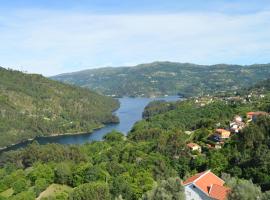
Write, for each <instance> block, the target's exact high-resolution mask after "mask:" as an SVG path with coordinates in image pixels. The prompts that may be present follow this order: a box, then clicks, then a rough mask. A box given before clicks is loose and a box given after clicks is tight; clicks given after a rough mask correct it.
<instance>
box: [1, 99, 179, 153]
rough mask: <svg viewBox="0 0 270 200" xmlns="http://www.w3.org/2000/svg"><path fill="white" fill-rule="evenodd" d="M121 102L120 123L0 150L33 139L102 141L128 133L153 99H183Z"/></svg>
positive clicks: (81, 141) (22, 146)
mask: <svg viewBox="0 0 270 200" xmlns="http://www.w3.org/2000/svg"><path fill="white" fill-rule="evenodd" d="M118 100H119V102H120V107H119V109H117V110H116V111H115V112H114V113H113V114H114V115H115V116H117V117H118V119H119V123H106V124H103V125H101V126H99V127H97V128H96V129H93V130H91V131H84V132H81V131H80V132H73V133H60V134H52V135H46V136H39V137H36V138H31V139H29V140H30V141H29V140H25V141H24V142H21V143H18V144H14V145H13V146H9V147H7V148H6V149H4V150H0V153H2V152H4V151H10V150H16V149H19V148H24V147H26V146H27V145H28V144H30V143H31V142H32V141H33V140H35V141H37V142H38V143H39V144H49V143H57V144H84V143H86V142H91V141H100V140H102V139H103V137H104V135H106V134H107V133H109V132H111V131H113V130H116V131H119V132H122V133H123V134H124V135H127V134H128V132H129V131H130V130H131V128H132V127H133V125H134V124H135V123H136V122H137V121H139V120H141V119H142V113H143V111H144V108H145V107H146V106H147V105H148V104H149V103H150V102H152V101H156V100H165V101H168V102H171V101H178V100H182V98H181V97H179V96H168V97H163V98H143V97H139V98H130V97H123V98H120V99H118Z"/></svg>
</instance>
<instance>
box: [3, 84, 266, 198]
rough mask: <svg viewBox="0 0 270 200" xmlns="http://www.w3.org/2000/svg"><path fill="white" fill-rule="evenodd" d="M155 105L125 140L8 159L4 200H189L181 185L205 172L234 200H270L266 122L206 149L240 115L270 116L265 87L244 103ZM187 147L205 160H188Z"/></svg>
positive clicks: (34, 147)
mask: <svg viewBox="0 0 270 200" xmlns="http://www.w3.org/2000/svg"><path fill="white" fill-rule="evenodd" d="M262 87H264V89H262ZM259 91H264V93H263V96H261V95H262V93H260V95H258V94H257V92H259ZM251 93H252V94H254V95H253V96H252V95H250V94H251ZM156 103H157V104H158V105H159V106H156V105H155V103H152V104H150V105H149V106H148V107H147V109H148V110H149V112H147V116H146V117H145V119H144V120H142V121H140V122H138V123H137V124H135V126H134V127H133V129H132V131H131V132H130V133H129V134H128V136H127V137H125V136H123V135H122V134H121V133H118V132H111V133H109V134H108V135H106V136H105V137H104V141H99V142H92V143H89V144H84V145H71V146H68V145H67V146H65V145H57V144H48V145H39V144H37V143H33V144H31V145H30V146H28V147H27V148H25V149H22V150H17V151H10V152H5V153H3V154H2V155H0V166H1V170H0V177H1V179H0V199H4V200H6V199H8V200H21V199H29V200H32V199H35V198H37V199H40V200H52V199H58V200H60V199H61V200H65V199H66V200H84V199H85V200H86V199H97V200H109V199H116V200H122V199H125V200H136V199H142V200H156V199H175V200H184V199H185V197H184V193H183V187H182V186H181V180H184V179H186V178H187V177H189V176H191V175H193V174H194V173H197V172H201V171H204V170H207V169H211V170H212V171H213V172H214V173H216V174H217V175H219V176H221V177H222V178H223V179H224V180H225V181H226V185H227V186H229V187H230V188H231V192H230V194H229V197H228V199H229V200H239V199H248V200H253V199H259V200H267V199H269V198H270V176H269V168H270V156H269V155H270V145H269V144H270V136H269V134H270V117H269V116H267V115H265V116H260V117H259V118H257V119H256V120H255V121H252V122H249V124H248V126H246V127H245V128H244V129H243V131H241V132H240V133H239V134H234V135H233V136H232V137H231V138H230V139H228V140H227V141H226V142H225V143H224V144H223V146H222V148H218V149H216V148H209V146H207V145H206V144H207V143H211V142H210V141H209V137H208V136H209V135H210V134H211V133H212V132H213V131H214V129H216V128H217V127H219V128H226V127H228V125H229V122H230V121H231V120H232V119H233V117H234V116H235V115H241V116H243V119H244V120H245V121H246V120H247V119H246V112H249V111H257V110H260V111H267V112H269V111H270V92H269V91H268V89H267V87H266V86H256V87H254V88H253V89H251V90H249V91H248V93H246V94H245V95H244V96H241V98H240V101H239V98H235V97H234V98H231V97H228V98H215V97H210V96H208V97H204V98H191V99H188V100H185V101H182V102H175V103H170V104H169V105H168V103H166V102H156ZM162 104H164V106H162ZM158 108H160V109H158ZM187 131H189V132H190V133H189V134H187V133H186V132H187ZM190 141H193V142H196V143H198V144H200V145H201V146H202V153H198V152H191V151H190V150H189V149H188V148H187V145H186V144H187V143H188V142H190Z"/></svg>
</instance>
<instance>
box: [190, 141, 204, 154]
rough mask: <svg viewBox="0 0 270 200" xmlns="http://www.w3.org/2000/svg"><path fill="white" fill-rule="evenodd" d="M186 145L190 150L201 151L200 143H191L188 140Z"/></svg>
mask: <svg viewBox="0 0 270 200" xmlns="http://www.w3.org/2000/svg"><path fill="white" fill-rule="evenodd" d="M187 147H188V148H189V149H190V150H191V151H198V152H201V151H202V148H201V146H200V145H198V144H196V143H193V142H190V143H188V144H187Z"/></svg>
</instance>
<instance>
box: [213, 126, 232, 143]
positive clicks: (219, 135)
mask: <svg viewBox="0 0 270 200" xmlns="http://www.w3.org/2000/svg"><path fill="white" fill-rule="evenodd" d="M230 135H231V132H230V131H228V130H225V129H221V128H218V129H216V131H215V133H214V139H215V140H218V141H221V140H223V139H228V138H230Z"/></svg>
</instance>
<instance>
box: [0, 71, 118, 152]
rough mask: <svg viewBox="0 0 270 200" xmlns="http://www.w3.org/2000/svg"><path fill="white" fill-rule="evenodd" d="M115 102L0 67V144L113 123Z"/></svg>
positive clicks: (92, 93) (85, 129)
mask: <svg viewBox="0 0 270 200" xmlns="http://www.w3.org/2000/svg"><path fill="white" fill-rule="evenodd" d="M117 107H118V102H117V101H116V100H113V99H112V98H109V97H105V96H102V95H99V94H97V93H95V92H91V91H89V90H88V89H82V88H79V87H75V86H70V85H66V84H63V83H60V82H56V81H53V80H50V79H47V78H45V77H43V76H41V75H35V74H24V73H21V72H18V71H12V70H6V69H4V68H0V108H1V110H0V147H1V148H2V147H5V146H7V145H11V144H14V143H18V142H20V141H23V140H26V139H29V138H33V137H36V136H49V135H57V134H64V133H77V132H90V131H92V130H93V129H95V128H98V127H101V126H103V124H105V123H110V122H117V121H118V119H117V117H115V116H113V115H112V111H113V110H115V109H116V108H117Z"/></svg>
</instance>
